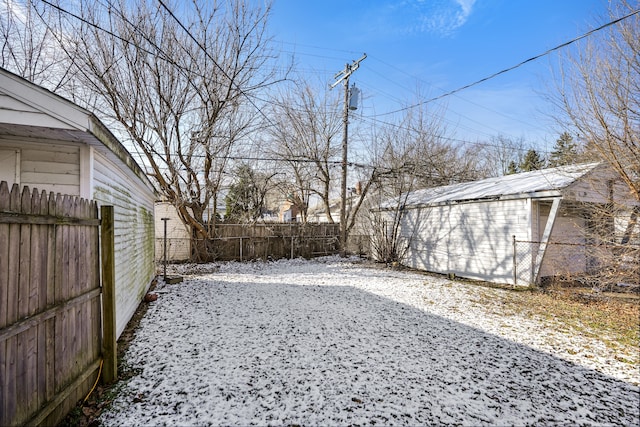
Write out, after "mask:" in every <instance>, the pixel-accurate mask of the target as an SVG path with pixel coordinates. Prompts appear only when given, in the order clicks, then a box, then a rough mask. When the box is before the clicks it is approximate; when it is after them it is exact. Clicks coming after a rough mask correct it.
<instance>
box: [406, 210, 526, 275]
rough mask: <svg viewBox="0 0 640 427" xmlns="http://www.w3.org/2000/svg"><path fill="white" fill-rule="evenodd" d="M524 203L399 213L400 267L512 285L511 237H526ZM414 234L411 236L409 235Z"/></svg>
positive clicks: (523, 238)
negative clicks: (403, 248) (403, 246)
mask: <svg viewBox="0 0 640 427" xmlns="http://www.w3.org/2000/svg"><path fill="white" fill-rule="evenodd" d="M530 221H531V207H530V202H529V200H527V199H518V200H501V201H487V202H473V203H454V204H442V205H436V206H428V207H422V208H416V209H408V210H406V211H405V213H404V215H403V219H402V226H401V230H402V236H403V237H404V238H405V239H408V240H410V241H411V243H410V246H409V250H408V253H407V255H406V260H405V264H407V265H408V266H410V267H412V268H416V269H421V270H427V271H433V272H440V273H454V274H456V275H458V276H461V277H468V278H472V279H477V280H490V281H493V282H497V283H512V282H513V237H512V236H514V235H515V236H516V237H517V238H519V239H522V240H526V239H529V238H530V234H529V233H530V232H529V230H530ZM414 233H415V234H414Z"/></svg>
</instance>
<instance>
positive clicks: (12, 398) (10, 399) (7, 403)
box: [2, 337, 18, 420]
mask: <svg viewBox="0 0 640 427" xmlns="http://www.w3.org/2000/svg"><path fill="white" fill-rule="evenodd" d="M17 353H18V339H17V337H11V338H9V339H7V340H6V341H5V354H6V356H5V368H4V374H5V377H4V384H3V390H4V393H5V395H4V396H3V398H2V401H3V403H4V404H3V408H2V409H3V412H4V413H5V414H6V417H7V418H8V419H9V420H13V419H15V418H16V415H17V414H16V410H17V406H18V405H17V397H18V396H17V393H16V378H17V365H16V363H17V358H18V356H17Z"/></svg>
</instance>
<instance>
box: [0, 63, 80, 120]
mask: <svg viewBox="0 0 640 427" xmlns="http://www.w3.org/2000/svg"><path fill="white" fill-rule="evenodd" d="M0 90H1V91H2V92H4V93H6V94H7V95H8V96H10V97H12V98H15V99H16V100H18V101H20V102H22V103H24V104H26V105H28V106H29V107H32V108H33V109H35V110H37V111H41V112H42V113H43V114H46V115H48V116H50V117H52V118H55V119H56V120H57V121H58V122H59V126H57V127H59V128H61V129H70V130H81V131H87V130H88V128H89V116H90V113H89V112H88V111H87V110H85V109H84V108H82V107H80V106H78V105H76V104H74V103H73V102H71V101H69V100H66V99H64V98H62V97H61V96H59V95H56V94H55V93H53V92H50V91H48V90H47V89H45V88H43V87H40V86H38V85H35V84H33V83H31V82H29V81H27V80H25V79H23V78H22V77H19V76H17V75H15V74H12V73H9V72H8V71H6V70H4V69H0ZM34 125H37V124H34Z"/></svg>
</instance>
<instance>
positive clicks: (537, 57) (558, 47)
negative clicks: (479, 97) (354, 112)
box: [377, 9, 640, 116]
mask: <svg viewBox="0 0 640 427" xmlns="http://www.w3.org/2000/svg"><path fill="white" fill-rule="evenodd" d="M638 13H640V9H637V10H634V11H632V12H630V13H628V14H626V15H624V16H622V17H620V18H617V19H614V20H613V21H609V22H607V23H605V24H603V25H601V26H599V27H597V28H594V29H592V30H589V31H587V32H586V33H584V34H582V35H580V36H578V37H575V38H573V39H571V40H569V41H567V42H565V43H562V44H559V45H557V46H555V47H552V48H551V49H548V50H546V51H544V52H543V53H541V54H538V55H536V56H533V57H531V58H529V59H525V60H524V61H522V62H519V63H517V64H516V65H513V66H511V67H508V68H505V69H503V70H500V71H498V72H495V73H493V74H491V75H489V76H487V77H484V78H481V79H480V80H476V81H475V82H473V83H469V84H467V85H464V86H461V87H459V88H457V89H453V90H450V91H448V92H446V93H443V94H441V95H438V96H435V97H433V98H431V99H428V100H426V101H422V102H419V103H416V104H414V105H410V106H408V107H404V108H400V109H398V110H394V111H389V112H387V113H383V114H378V115H377V116H386V115H390V114H395V113H399V112H402V111H406V110H409V109H411V108H415V107H419V106H421V105H425V104H428V103H430V102H433V101H437V100H439V99H442V98H445V97H448V96H451V95H453V94H456V93H458V92H461V91H463V90H465V89H469V88H471V87H474V86H477V85H479V84H481V83H484V82H486V81H488V80H491V79H494V78H496V77H498V76H500V75H502V74H505V73H508V72H510V71H513V70H515V69H516V68H519V67H521V66H523V65H525V64H527V63H529V62H532V61H535V60H538V59H540V58H542V57H544V56H547V55H549V54H550V53H552V52H555V51H556V50H559V49H562V48H565V47H567V46H570V45H571V44H573V43H576V42H577V41H580V40H582V39H584V38H586V37H589V36H590V35H592V34H594V33H596V32H598V31H600V30H603V29H605V28H607V27H610V26H612V25H615V24H617V23H618V22H620V21H623V20H625V19H627V18H630V17H632V16H634V15H636V14H638Z"/></svg>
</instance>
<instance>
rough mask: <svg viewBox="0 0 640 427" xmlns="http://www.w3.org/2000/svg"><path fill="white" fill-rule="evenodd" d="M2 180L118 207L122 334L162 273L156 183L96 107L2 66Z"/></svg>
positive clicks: (118, 298)
mask: <svg viewBox="0 0 640 427" xmlns="http://www.w3.org/2000/svg"><path fill="white" fill-rule="evenodd" d="M0 181H7V182H8V184H9V187H11V185H12V184H14V183H16V184H19V185H20V186H29V187H30V188H32V189H33V188H37V189H38V190H40V191H42V190H44V191H46V192H54V193H61V194H67V195H71V196H80V197H82V198H85V199H89V200H95V201H96V202H97V203H98V205H111V206H114V215H115V270H116V271H115V275H116V277H115V282H116V283H115V286H116V329H117V335H118V336H120V334H121V333H122V331H123V330H124V328H125V326H126V325H127V323H128V321H129V319H130V318H131V317H132V316H133V314H134V312H135V310H136V308H137V306H138V304H139V303H140V301H141V300H142V298H143V297H144V295H145V293H146V292H147V290H148V289H149V286H150V284H151V281H152V279H153V278H154V276H155V264H154V262H155V261H154V220H153V216H154V201H155V199H156V194H155V191H154V188H153V186H152V184H151V182H150V181H149V179H148V178H147V176H146V174H145V173H144V171H143V170H142V169H141V168H140V167H139V165H138V164H137V163H136V162H135V160H134V159H133V158H132V156H131V154H129V152H128V151H127V150H126V149H125V148H124V146H123V145H122V144H121V143H120V142H119V141H118V139H117V138H116V137H115V136H114V135H113V134H112V133H111V132H110V131H109V129H107V127H106V126H105V125H104V124H103V123H102V122H101V121H100V120H98V118H97V117H96V116H95V115H94V114H93V113H91V112H89V111H87V110H85V109H83V108H81V107H79V106H78V105H76V104H74V103H73V102H70V101H68V100H66V99H64V98H62V97H60V96H58V95H56V94H54V93H52V92H50V91H48V90H46V89H44V88H42V87H40V86H37V85H35V84H32V83H30V82H28V81H27V80H25V79H23V78H21V77H19V76H16V75H15V74H12V73H10V72H9V71H7V70H4V69H2V68H0Z"/></svg>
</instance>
